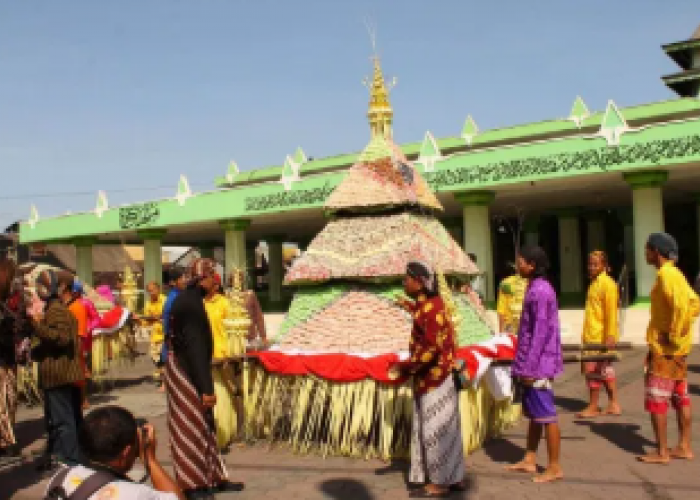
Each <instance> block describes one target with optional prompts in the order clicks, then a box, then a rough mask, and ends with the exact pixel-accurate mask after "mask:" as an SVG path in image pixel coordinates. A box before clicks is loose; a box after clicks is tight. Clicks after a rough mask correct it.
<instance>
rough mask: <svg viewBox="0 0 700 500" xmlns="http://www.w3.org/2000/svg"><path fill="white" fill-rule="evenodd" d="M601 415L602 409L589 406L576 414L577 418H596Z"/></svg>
mask: <svg viewBox="0 0 700 500" xmlns="http://www.w3.org/2000/svg"><path fill="white" fill-rule="evenodd" d="M599 416H600V410H599V409H598V408H595V407H591V406H589V407H587V408H586V409H584V410H583V411H580V412H578V413H577V414H576V418H595V417H599Z"/></svg>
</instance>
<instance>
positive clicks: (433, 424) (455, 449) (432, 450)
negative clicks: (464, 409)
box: [409, 377, 465, 486]
mask: <svg viewBox="0 0 700 500" xmlns="http://www.w3.org/2000/svg"><path fill="white" fill-rule="evenodd" d="M464 475H465V465H464V448H463V444H462V431H461V427H460V419H459V400H458V398H457V391H456V390H455V386H454V381H453V379H452V377H447V378H446V379H445V381H444V382H443V383H442V384H441V385H440V386H439V387H437V388H435V389H433V390H431V391H429V392H428V393H426V394H423V395H421V396H417V397H415V398H414V401H413V432H412V437H411V471H410V475H409V481H410V482H411V483H425V482H430V483H433V484H437V485H443V486H449V485H451V484H456V483H459V482H460V481H462V480H463V479H464Z"/></svg>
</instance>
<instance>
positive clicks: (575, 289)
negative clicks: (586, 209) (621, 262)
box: [559, 210, 583, 304]
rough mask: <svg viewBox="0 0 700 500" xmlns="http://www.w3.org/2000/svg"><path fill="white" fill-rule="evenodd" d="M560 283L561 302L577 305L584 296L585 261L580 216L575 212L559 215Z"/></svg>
mask: <svg viewBox="0 0 700 500" xmlns="http://www.w3.org/2000/svg"><path fill="white" fill-rule="evenodd" d="M559 283H560V285H561V299H560V300H561V302H564V303H569V304H572V303H576V302H577V301H579V300H581V298H582V296H583V261H582V260H581V236H580V234H579V223H578V215H577V213H576V211H575V210H571V211H562V212H561V213H560V214H559Z"/></svg>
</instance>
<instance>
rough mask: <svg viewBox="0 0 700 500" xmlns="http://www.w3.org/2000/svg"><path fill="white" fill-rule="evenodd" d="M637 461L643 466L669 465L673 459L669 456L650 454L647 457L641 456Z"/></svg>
mask: <svg viewBox="0 0 700 500" xmlns="http://www.w3.org/2000/svg"><path fill="white" fill-rule="evenodd" d="M637 460H638V461H640V462H642V463H643V464H656V465H668V463H669V462H670V461H671V457H670V456H669V455H659V454H658V453H649V454H647V455H639V456H638V457H637Z"/></svg>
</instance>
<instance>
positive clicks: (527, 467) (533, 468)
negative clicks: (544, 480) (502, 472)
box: [506, 460, 537, 474]
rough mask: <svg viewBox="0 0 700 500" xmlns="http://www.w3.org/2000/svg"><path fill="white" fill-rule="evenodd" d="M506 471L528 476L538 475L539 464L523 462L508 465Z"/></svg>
mask: <svg viewBox="0 0 700 500" xmlns="http://www.w3.org/2000/svg"><path fill="white" fill-rule="evenodd" d="M506 470H507V471H509V472H524V473H526V474H536V473H537V464H536V463H534V462H529V461H526V460H523V461H522V462H518V463H517V464H513V465H508V466H507V467H506Z"/></svg>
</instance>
